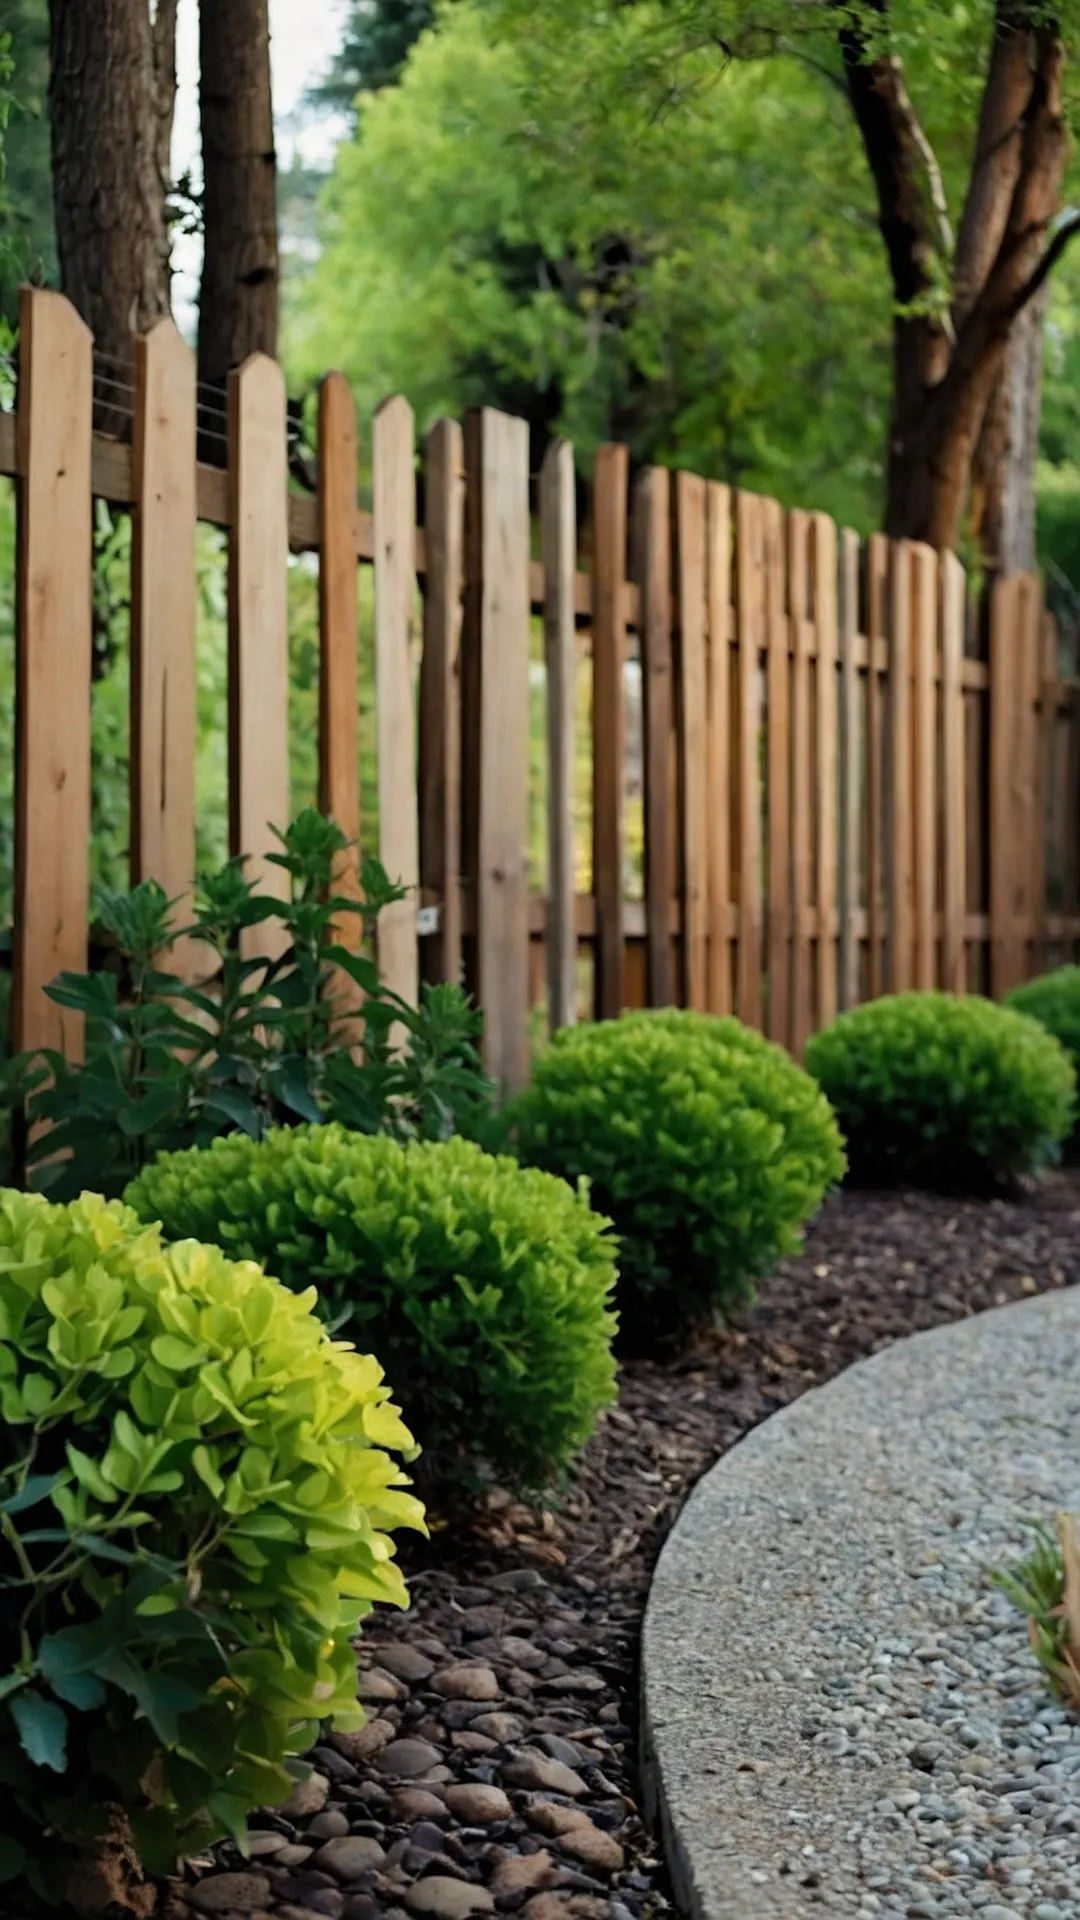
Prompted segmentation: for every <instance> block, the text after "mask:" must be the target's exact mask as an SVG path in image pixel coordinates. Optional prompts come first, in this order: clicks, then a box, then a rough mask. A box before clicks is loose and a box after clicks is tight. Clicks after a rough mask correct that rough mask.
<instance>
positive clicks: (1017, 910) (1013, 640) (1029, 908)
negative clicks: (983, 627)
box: [988, 573, 1041, 997]
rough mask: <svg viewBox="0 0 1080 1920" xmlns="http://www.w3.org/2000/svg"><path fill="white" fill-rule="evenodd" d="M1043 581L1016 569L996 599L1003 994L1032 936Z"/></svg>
mask: <svg viewBox="0 0 1080 1920" xmlns="http://www.w3.org/2000/svg"><path fill="white" fill-rule="evenodd" d="M1039 613H1040V601H1039V590H1038V582H1037V581H1036V580H1034V579H1033V578H1032V577H1031V575H1030V574H1024V573H1014V574H1010V575H1008V576H1007V577H1006V578H1005V579H1003V580H998V581H996V582H995V585H994V587H993V590H992V595H991V601H990V817H989V823H988V826H989V851H990V981H991V990H992V992H993V993H994V994H995V996H998V997H1000V996H1001V995H1002V994H1005V993H1008V992H1009V990H1010V988H1012V987H1015V986H1017V985H1018V984H1019V982H1020V981H1021V980H1022V979H1023V978H1024V976H1025V971H1026V960H1027V952H1028V941H1029V940H1030V938H1031V935H1032V922H1033V919H1034V914H1033V905H1034V902H1033V896H1032V873H1031V862H1030V853H1029V849H1030V832H1031V822H1032V821H1033V820H1034V819H1035V817H1036V798H1035V796H1036V787H1037V781H1036V768H1035V754H1036V751H1037V746H1038V732H1037V726H1036V717H1035V712H1034V703H1035V697H1036V687H1037V680H1036V676H1037V674H1038V672H1039V666H1040V658H1041V655H1040V648H1039Z"/></svg>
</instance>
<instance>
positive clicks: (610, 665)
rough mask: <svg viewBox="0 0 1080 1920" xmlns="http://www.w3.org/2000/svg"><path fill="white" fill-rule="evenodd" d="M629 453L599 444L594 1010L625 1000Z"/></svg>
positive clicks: (607, 1012)
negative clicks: (625, 786)
mask: <svg viewBox="0 0 1080 1920" xmlns="http://www.w3.org/2000/svg"><path fill="white" fill-rule="evenodd" d="M628 473H629V454H628V451H627V449H626V447H623V446H604V447H601V448H600V450H599V452H598V453H597V456H596V468H595V474H594V481H593V598H594V603H595V604H594V611H593V888H594V891H595V893H596V902H597V912H598V914H599V916H600V924H599V928H598V931H597V944H596V1014H597V1018H598V1019H601V1020H610V1019H613V1018H614V1017H615V1016H616V1015H617V1014H618V1013H619V1012H620V1011H621V1009H622V1004H623V947H624V939H623V873H622V869H623V789H624V780H625V771H624V770H625V758H626V704H625V696H624V689H623V668H624V664H625V658H626V595H625V590H624V589H625V573H626V515H627V484H628Z"/></svg>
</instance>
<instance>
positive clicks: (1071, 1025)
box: [1005, 967, 1080, 1072]
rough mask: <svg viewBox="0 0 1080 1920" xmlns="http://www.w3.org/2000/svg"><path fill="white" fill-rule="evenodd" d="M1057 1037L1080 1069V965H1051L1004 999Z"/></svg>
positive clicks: (1074, 1064) (1075, 1065)
mask: <svg viewBox="0 0 1080 1920" xmlns="http://www.w3.org/2000/svg"><path fill="white" fill-rule="evenodd" d="M1005 1005H1006V1006H1007V1007H1013V1008H1014V1009H1015V1010H1016V1012H1017V1013H1026V1014H1028V1015H1030V1017H1031V1019H1032V1020H1037V1021H1038V1022H1039V1025H1040V1027H1045V1028H1046V1031H1047V1033H1052V1034H1053V1036H1054V1038H1055V1040H1060V1041H1061V1044H1062V1046H1063V1047H1064V1049H1065V1051H1066V1053H1067V1054H1068V1055H1069V1058H1070V1059H1071V1061H1072V1063H1073V1066H1074V1067H1075V1068H1076V1069H1077V1071H1078V1072H1080V967H1055V968H1054V970H1053V972H1052V973H1043V974H1040V975H1039V977H1038V979H1037V980H1028V981H1027V982H1026V983H1025V984H1024V986H1022V987H1016V988H1015V989H1014V990H1013V992H1012V993H1010V994H1009V996H1008V999H1007V1000H1006V1002H1005Z"/></svg>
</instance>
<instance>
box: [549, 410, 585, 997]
mask: <svg viewBox="0 0 1080 1920" xmlns="http://www.w3.org/2000/svg"><path fill="white" fill-rule="evenodd" d="M540 548H541V555H542V561H543V568H544V658H545V661H546V664H547V751H548V884H547V900H548V910H547V984H548V1025H549V1028H550V1030H551V1032H552V1033H554V1032H555V1031H556V1030H557V1029H558V1028H559V1027H570V1026H573V1024H574V1020H575V1018H576V1013H577V991H576V986H577V925H576V921H575V917H574V913H575V894H574V692H575V681H576V677H577V631H576V627H575V622H574V587H575V578H576V574H577V518H576V511H575V502H574V449H573V447H572V446H571V445H570V442H569V441H568V440H553V441H552V443H551V446H550V447H549V448H548V450H547V453H546V455H545V458H544V465H543V470H542V472H541V475H540Z"/></svg>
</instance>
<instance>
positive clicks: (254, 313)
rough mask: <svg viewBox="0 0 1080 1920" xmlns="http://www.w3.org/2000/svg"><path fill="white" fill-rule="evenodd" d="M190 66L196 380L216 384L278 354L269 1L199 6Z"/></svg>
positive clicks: (212, 1)
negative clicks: (195, 102) (197, 156)
mask: <svg viewBox="0 0 1080 1920" xmlns="http://www.w3.org/2000/svg"><path fill="white" fill-rule="evenodd" d="M199 61H200V78H199V110H200V117H201V122H202V157H203V214H204V248H205V252H204V256H203V272H202V287H201V291H200V295H199V376H200V378H201V379H202V380H204V381H205V382H207V384H210V385H216V386H220V385H221V384H222V383H223V382H224V381H225V380H226V378H227V376H228V374H229V373H230V371H231V370H232V368H234V367H237V366H239V365H240V364H241V362H242V361H243V360H245V359H246V358H247V356H248V354H250V353H269V354H274V353H276V351H277V334H278V283H279V267H278V237H277V166H276V159H275V154H274V119H273V110H272V105H271V94H270V25H269V17H268V0H203V4H202V6H201V7H200V9H199Z"/></svg>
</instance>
